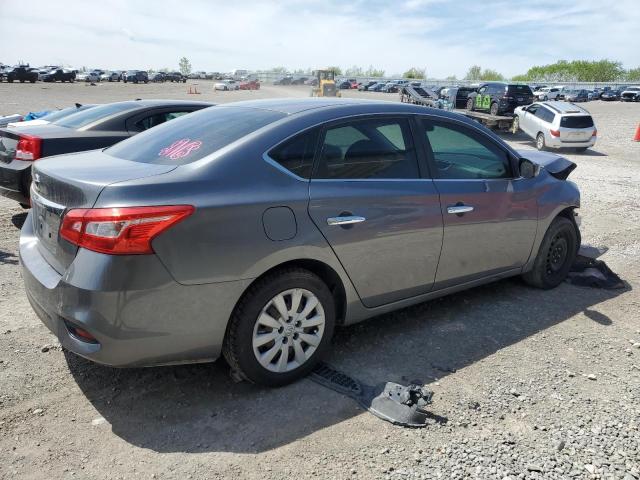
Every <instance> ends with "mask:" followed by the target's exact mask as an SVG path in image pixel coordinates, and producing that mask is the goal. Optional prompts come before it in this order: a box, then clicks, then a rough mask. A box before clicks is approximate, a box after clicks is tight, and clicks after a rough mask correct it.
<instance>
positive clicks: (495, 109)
mask: <svg viewBox="0 0 640 480" xmlns="http://www.w3.org/2000/svg"><path fill="white" fill-rule="evenodd" d="M499 111H500V106H499V105H498V104H497V103H496V102H493V103H492V104H491V107H490V108H489V113H491V115H493V116H496V115H498V112H499Z"/></svg>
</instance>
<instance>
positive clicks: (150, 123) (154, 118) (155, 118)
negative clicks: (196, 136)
mask: <svg viewBox="0 0 640 480" xmlns="http://www.w3.org/2000/svg"><path fill="white" fill-rule="evenodd" d="M187 113H190V112H186V111H181V112H162V113H155V114H152V115H147V116H145V117H144V118H141V119H140V120H138V121H137V122H136V123H135V124H134V130H135V131H138V132H142V131H144V130H149V129H150V128H153V127H157V126H158V125H161V124H163V123H164V122H167V121H169V120H173V119H174V118H178V117H181V116H182V115H185V114H187Z"/></svg>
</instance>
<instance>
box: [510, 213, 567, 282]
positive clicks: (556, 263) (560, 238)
mask: <svg viewBox="0 0 640 480" xmlns="http://www.w3.org/2000/svg"><path fill="white" fill-rule="evenodd" d="M578 241H579V240H578V232H577V227H576V225H575V223H574V222H572V221H571V220H569V219H568V218H565V217H556V218H555V219H554V220H553V222H551V225H549V229H548V230H547V233H545V235H544V238H543V239H542V243H541V244H540V249H539V250H538V255H537V256H536V259H535V261H534V263H533V268H532V269H531V270H530V271H529V272H527V273H525V274H523V275H522V278H523V279H524V281H525V282H526V283H528V284H529V285H531V286H533V287H536V288H542V289H545V290H548V289H550V288H555V287H557V286H558V285H560V284H561V283H562V282H563V281H564V279H565V278H566V277H567V274H568V273H569V270H570V269H571V265H572V264H573V262H574V260H575V258H576V255H577V253H578V248H579V245H578Z"/></svg>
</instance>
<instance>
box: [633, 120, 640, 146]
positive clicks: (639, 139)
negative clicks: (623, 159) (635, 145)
mask: <svg viewBox="0 0 640 480" xmlns="http://www.w3.org/2000/svg"><path fill="white" fill-rule="evenodd" d="M633 141H634V142H640V123H639V124H638V128H636V136H635V137H633Z"/></svg>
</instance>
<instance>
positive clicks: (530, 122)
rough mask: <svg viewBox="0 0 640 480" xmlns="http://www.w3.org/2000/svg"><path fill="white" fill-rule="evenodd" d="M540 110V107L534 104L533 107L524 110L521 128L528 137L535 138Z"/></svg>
mask: <svg viewBox="0 0 640 480" xmlns="http://www.w3.org/2000/svg"><path fill="white" fill-rule="evenodd" d="M538 108H540V105H538V104H537V103H534V104H533V105H529V106H528V107H526V110H525V109H523V111H522V117H521V118H520V119H519V120H520V128H521V129H522V131H523V132H524V133H526V134H527V135H530V136H533V137H535V132H534V131H535V128H536V111H537V110H538Z"/></svg>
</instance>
